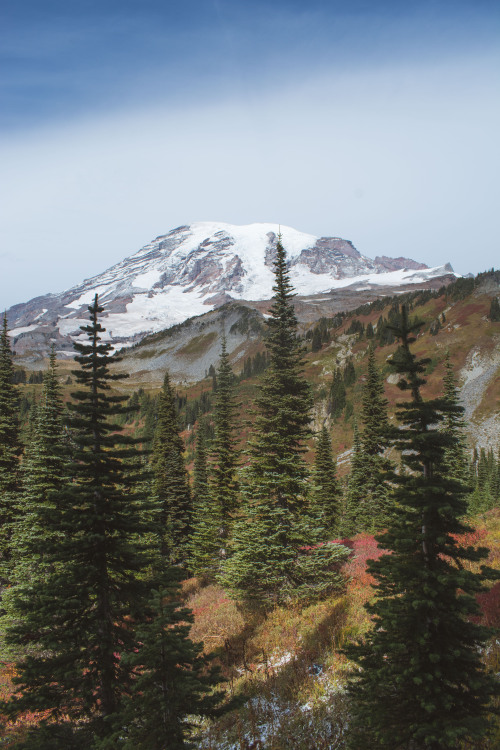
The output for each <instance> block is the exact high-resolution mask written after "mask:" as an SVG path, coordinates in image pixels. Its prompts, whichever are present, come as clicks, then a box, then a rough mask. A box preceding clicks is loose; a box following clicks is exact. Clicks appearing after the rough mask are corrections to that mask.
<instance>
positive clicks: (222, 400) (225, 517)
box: [211, 336, 239, 539]
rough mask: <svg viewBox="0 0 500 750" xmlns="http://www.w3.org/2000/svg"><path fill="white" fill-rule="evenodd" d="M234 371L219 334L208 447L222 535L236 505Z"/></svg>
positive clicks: (227, 528)
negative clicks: (211, 441) (212, 424)
mask: <svg viewBox="0 0 500 750" xmlns="http://www.w3.org/2000/svg"><path fill="white" fill-rule="evenodd" d="M237 408H238V405H237V404H236V403H235V400H234V374H233V371H232V370H231V365H230V363H229V355H228V353H227V348H226V337H225V336H223V337H222V350H221V355H220V361H219V367H218V369H217V396H216V400H215V413H214V422H215V441H214V444H213V448H212V467H211V474H212V494H213V499H214V501H215V503H216V504H217V506H218V507H219V509H220V516H221V519H222V523H223V527H222V538H223V539H226V538H227V537H228V534H229V526H230V523H231V516H232V514H233V513H234V511H235V510H236V507H237V504H238V489H239V488H238V480H237V475H236V472H237V466H238V451H237V450H236V429H235V412H236V410H237Z"/></svg>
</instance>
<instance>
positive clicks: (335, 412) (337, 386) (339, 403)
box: [330, 368, 346, 419]
mask: <svg viewBox="0 0 500 750" xmlns="http://www.w3.org/2000/svg"><path fill="white" fill-rule="evenodd" d="M330 403H331V408H330V410H331V414H332V417H333V418H334V419H335V418H336V417H340V415H341V414H342V412H343V411H344V407H345V404H346V392H345V385H344V378H343V375H342V371H341V370H340V368H336V369H335V371H334V373H333V379H332V385H331V388H330Z"/></svg>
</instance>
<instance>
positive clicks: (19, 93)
mask: <svg viewBox="0 0 500 750" xmlns="http://www.w3.org/2000/svg"><path fill="white" fill-rule="evenodd" d="M499 37H500V6H499V5H498V3H496V2H485V1H483V2H481V0H479V1H478V0H476V2H468V1H467V2H460V1H459V0H457V1H456V2H439V0H438V1H436V2H430V1H429V2H426V1H425V0H424V1H423V2H408V3H401V2H377V0H372V2H356V1H354V2H349V3H341V2H336V1H335V0H333V1H332V2H317V1H315V0H312V1H310V2H308V3H307V4H306V3H304V2H294V1H293V0H282V1H276V0H270V1H268V2H240V1H238V0H232V1H231V2H228V1H224V0H211V1H210V2H208V1H203V0H184V2H182V3H181V2H176V3H172V2H169V1H168V0H164V1H163V2H156V1H154V0H142V1H140V2H139V1H137V2H132V1H131V0H121V1H120V2H118V0H101V2H94V0H88V1H87V2H84V1H83V0H73V1H72V2H68V1H67V0H66V2H59V1H55V0H44V1H43V2H40V0H38V1H37V2H32V1H27V0H17V2H15V3H14V2H12V0H9V1H7V0H4V1H3V3H2V4H1V5H0V159H1V162H2V165H3V166H2V174H1V177H0V191H1V195H0V200H1V202H2V205H3V207H4V212H3V214H4V218H3V219H2V220H1V222H0V261H1V267H2V268H3V273H2V274H1V276H0V305H1V306H3V307H9V306H10V305H11V304H14V303H16V302H21V301H25V300H27V299H29V298H30V297H33V296H35V295H36V294H42V293H44V292H48V291H54V292H56V291H61V290H62V289H64V288H67V287H69V286H71V285H73V284H75V283H77V282H79V281H80V280H81V279H83V278H84V277H89V276H92V275H94V274H96V273H99V272H100V271H102V270H104V269H105V268H106V267H108V266H109V265H111V264H112V263H114V262H117V261H118V260H121V259H122V258H123V257H124V256H125V255H127V254H129V253H131V252H134V251H135V250H137V249H139V247H140V246H141V245H143V244H145V243H146V242H148V241H149V240H150V239H151V238H152V237H154V236H156V235H159V234H162V233H164V232H166V231H168V230H169V229H171V228H173V227H175V226H178V225H179V224H183V223H186V222H189V221H195V220H221V221H228V222H233V223H239V224H243V223H250V222H252V221H275V222H276V223H281V224H288V225H291V226H294V227H295V228H297V229H299V230H303V231H306V232H310V233H313V234H317V235H325V234H327V235H336V236H342V237H345V238H347V239H350V240H352V241H353V242H354V244H355V245H356V246H357V247H358V249H359V250H360V252H362V253H364V254H366V255H368V256H371V257H374V256H375V255H377V254H383V253H385V254H387V255H407V256H411V257H414V258H415V259H418V260H422V261H424V262H426V263H428V264H429V265H438V264H441V263H444V262H446V261H451V262H452V263H453V265H454V266H455V268H456V270H457V271H459V272H462V273H466V272H468V271H474V272H477V271H480V270H484V269H485V268H489V267H491V266H493V265H495V266H497V267H498V257H499V252H498V250H499V248H498V219H497V212H498V209H497V206H498V173H499V169H498V167H499V161H500V160H499V148H498V132H500V128H499V126H500V102H499V91H500V86H499V84H500V52H499Z"/></svg>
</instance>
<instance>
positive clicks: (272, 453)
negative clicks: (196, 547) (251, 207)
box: [222, 238, 345, 605]
mask: <svg viewBox="0 0 500 750" xmlns="http://www.w3.org/2000/svg"><path fill="white" fill-rule="evenodd" d="M276 251H277V255H276V261H275V264H274V272H275V284H274V287H273V290H274V293H275V294H274V298H273V304H272V306H271V311H270V312H271V315H270V317H269V318H268V320H267V325H268V333H267V338H266V346H267V349H268V351H269V355H270V363H269V366H268V369H267V370H266V372H265V374H264V375H263V378H262V380H261V384H260V390H259V395H258V397H257V400H256V404H257V410H258V411H257V416H256V421H255V432H254V435H253V437H252V439H251V441H250V466H249V468H248V470H247V472H246V476H245V477H244V493H245V498H244V507H243V512H242V514H241V517H240V519H239V520H238V522H237V524H236V526H235V529H234V541H233V549H232V552H233V554H232V556H231V557H230V558H229V559H228V561H227V562H226V564H225V566H224V574H223V579H222V580H223V583H224V584H225V585H227V586H228V587H229V588H230V589H231V590H232V592H233V594H235V595H236V596H239V597H241V598H244V599H246V600H253V601H254V602H257V603H258V604H261V605H269V604H273V603H275V602H287V601H290V600H291V599H294V598H299V599H300V598H307V597H315V596H319V595H322V594H323V593H324V592H325V591H326V590H328V589H329V588H330V589H331V588H332V587H333V586H335V585H338V583H339V576H338V574H337V573H336V572H335V570H334V568H335V562H336V561H339V559H341V558H343V556H344V552H345V550H344V548H342V547H339V546H338V545H325V546H323V547H321V548H313V549H311V550H310V552H307V551H305V550H304V546H306V545H308V544H309V543H310V541H311V539H312V537H313V532H312V530H311V529H308V528H306V525H305V522H304V518H305V516H304V513H305V511H306V509H307V477H308V470H307V466H306V464H305V461H304V458H303V453H304V451H305V450H306V440H307V439H308V438H309V436H310V429H309V421H310V410H311V406H312V399H311V392H310V388H309V385H308V383H307V381H306V380H305V378H304V375H303V366H304V365H303V349H302V345H301V342H300V341H299V339H298V337H297V319H296V317H295V311H294V308H293V304H292V298H293V290H292V287H291V284H290V280H289V275H288V270H287V266H286V254H285V250H284V248H283V245H282V244H281V238H279V240H278V244H277V248H276ZM329 566H330V567H329Z"/></svg>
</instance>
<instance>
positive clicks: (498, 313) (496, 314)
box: [488, 297, 500, 323]
mask: <svg viewBox="0 0 500 750" xmlns="http://www.w3.org/2000/svg"><path fill="white" fill-rule="evenodd" d="M488 317H489V319H490V320H491V322H492V323H497V322H498V321H499V320H500V303H499V302H498V297H493V299H492V300H491V305H490V312H489V314H488Z"/></svg>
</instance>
